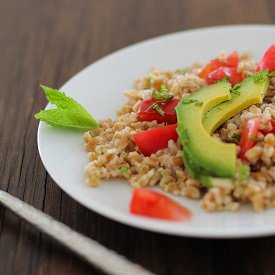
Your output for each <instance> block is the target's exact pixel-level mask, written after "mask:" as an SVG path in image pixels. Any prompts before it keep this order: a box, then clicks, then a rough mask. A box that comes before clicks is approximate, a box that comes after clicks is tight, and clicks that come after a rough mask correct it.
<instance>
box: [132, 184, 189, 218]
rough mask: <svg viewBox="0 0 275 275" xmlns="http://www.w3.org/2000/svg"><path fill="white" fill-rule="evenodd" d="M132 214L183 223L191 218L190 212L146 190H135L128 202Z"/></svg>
mask: <svg viewBox="0 0 275 275" xmlns="http://www.w3.org/2000/svg"><path fill="white" fill-rule="evenodd" d="M130 212H131V213H132V214H136V215H141V216H146V217H152V218H159V219H165V220H171V221H185V220H188V219H190V218H191V217H192V212H191V211H190V210H189V209H187V208H185V207H183V206H182V205H180V204H178V203H177V202H175V201H173V200H172V199H170V198H168V197H167V196H165V195H163V194H161V193H159V192H156V191H153V190H148V189H141V188H136V189H135V190H134V192H133V196H132V200H131V202H130Z"/></svg>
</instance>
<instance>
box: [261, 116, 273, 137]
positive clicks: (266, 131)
mask: <svg viewBox="0 0 275 275" xmlns="http://www.w3.org/2000/svg"><path fill="white" fill-rule="evenodd" d="M270 124H271V129H269V130H266V129H261V130H260V131H261V132H262V133H263V134H264V135H266V134H269V133H273V134H275V118H271V119H270Z"/></svg>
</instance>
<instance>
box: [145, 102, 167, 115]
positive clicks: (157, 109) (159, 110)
mask: <svg viewBox="0 0 275 275" xmlns="http://www.w3.org/2000/svg"><path fill="white" fill-rule="evenodd" d="M158 103H159V101H156V102H154V103H153V104H152V105H151V106H150V107H149V108H148V109H147V110H146V111H149V110H151V109H154V110H156V111H157V112H158V113H159V114H160V115H161V116H164V115H165V112H164V111H163V110H162V109H161V108H160V107H159V105H158Z"/></svg>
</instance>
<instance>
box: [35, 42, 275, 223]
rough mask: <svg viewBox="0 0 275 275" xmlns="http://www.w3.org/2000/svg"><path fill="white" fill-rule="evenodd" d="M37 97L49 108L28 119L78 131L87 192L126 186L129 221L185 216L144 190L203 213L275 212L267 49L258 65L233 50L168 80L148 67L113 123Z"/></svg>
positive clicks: (273, 49)
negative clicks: (189, 202)
mask: <svg viewBox="0 0 275 275" xmlns="http://www.w3.org/2000/svg"><path fill="white" fill-rule="evenodd" d="M42 88H43V90H44V92H45V93H46V96H47V98H48V100H49V101H50V102H51V103H53V104H55V105H56V106H57V109H51V110H44V111H41V112H40V113H38V114H37V115H36V116H35V117H36V118H38V119H40V120H42V121H45V122H47V123H48V124H51V125H53V126H58V127H70V128H76V129H80V130H83V131H86V132H85V134H84V144H85V148H86V150H87V152H88V159H89V162H88V164H87V165H86V167H85V176H86V181H87V184H88V185H89V186H91V187H96V186H99V185H100V182H101V180H109V179H112V178H123V179H126V180H127V181H128V182H129V184H130V185H131V186H133V187H134V188H135V189H134V192H133V197H132V201H131V204H130V211H131V213H133V214H139V215H145V216H151V217H158V218H165V219H170V220H182V219H188V218H190V217H191V212H190V211H189V210H188V209H186V208H184V207H182V206H180V205H178V204H177V203H175V202H174V201H172V200H171V199H169V198H167V197H166V196H164V195H162V194H160V193H158V192H154V191H152V190H149V189H146V187H153V186H159V187H160V188H161V189H162V190H163V191H164V192H168V193H172V194H174V195H177V196H183V197H187V198H190V199H196V200H198V202H199V204H200V206H201V207H202V208H203V209H204V210H205V211H207V212H216V211H237V210H238V209H239V208H240V207H241V206H242V205H244V204H250V205H251V206H252V208H253V209H254V210H255V211H257V212H259V211H263V210H264V209H266V208H270V207H274V206H275V165H274V163H275V45H272V46H270V47H269V48H268V49H267V51H266V52H265V53H264V54H263V57H262V58H261V59H260V60H259V61H258V62H257V61H255V60H253V59H252V58H251V56H250V54H249V53H243V54H241V55H240V54H239V53H237V52H236V51H234V52H232V53H225V52H223V53H221V54H220V55H219V56H218V57H216V58H214V59H212V60H210V61H209V62H208V63H207V64H198V63H195V64H193V65H192V64H191V65H190V67H187V68H183V69H182V68H180V69H177V70H175V71H163V70H160V69H158V68H153V69H152V70H151V71H150V72H149V73H148V74H147V75H145V76H142V77H141V78H139V79H137V80H136V81H135V82H134V87H133V89H131V90H127V91H125V95H126V96H127V98H128V100H127V101H126V102H125V103H124V104H123V105H122V106H121V108H120V109H119V110H118V111H117V116H118V117H117V119H116V120H113V119H110V118H107V119H104V120H100V121H96V120H94V119H93V118H92V117H91V116H90V115H89V114H88V112H87V111H86V110H85V109H84V108H83V107H82V106H80V105H79V104H78V103H77V102H75V101H74V100H73V99H72V98H69V97H66V95H65V94H63V93H61V92H59V91H57V90H54V89H51V88H48V87H45V86H42Z"/></svg>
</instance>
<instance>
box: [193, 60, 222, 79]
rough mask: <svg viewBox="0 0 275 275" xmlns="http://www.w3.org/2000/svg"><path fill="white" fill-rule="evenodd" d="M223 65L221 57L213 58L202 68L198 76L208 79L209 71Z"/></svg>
mask: <svg viewBox="0 0 275 275" xmlns="http://www.w3.org/2000/svg"><path fill="white" fill-rule="evenodd" d="M221 66H222V63H221V61H220V60H219V59H217V58H216V59H213V60H211V61H210V62H209V63H208V64H207V65H206V66H205V67H204V68H202V70H201V71H200V72H199V74H198V76H199V77H200V78H203V79H206V78H207V76H208V74H209V73H211V72H212V71H214V70H216V69H218V68H219V67H221Z"/></svg>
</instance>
